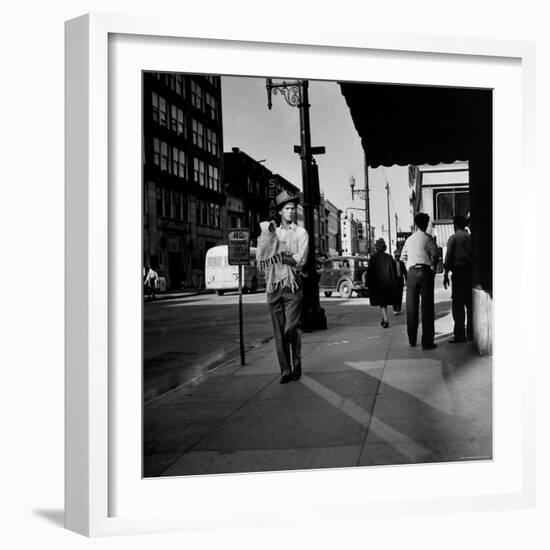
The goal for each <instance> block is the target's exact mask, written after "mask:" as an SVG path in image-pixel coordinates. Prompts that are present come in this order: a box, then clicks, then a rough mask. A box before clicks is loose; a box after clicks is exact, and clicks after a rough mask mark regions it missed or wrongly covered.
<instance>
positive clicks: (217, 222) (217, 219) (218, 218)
mask: <svg viewBox="0 0 550 550" xmlns="http://www.w3.org/2000/svg"><path fill="white" fill-rule="evenodd" d="M214 208H215V211H216V214H215V225H216V227H221V226H222V218H221V208H220V205H219V204H216V205H215V206H214Z"/></svg>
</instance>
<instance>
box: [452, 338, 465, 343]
mask: <svg viewBox="0 0 550 550" xmlns="http://www.w3.org/2000/svg"><path fill="white" fill-rule="evenodd" d="M464 343H466V339H464V340H459V339H458V338H451V340H449V344H464Z"/></svg>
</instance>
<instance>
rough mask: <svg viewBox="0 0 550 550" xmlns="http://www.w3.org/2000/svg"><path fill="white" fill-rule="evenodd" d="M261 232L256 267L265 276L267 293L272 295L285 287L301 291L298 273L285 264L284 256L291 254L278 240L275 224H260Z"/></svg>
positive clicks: (271, 222) (293, 290)
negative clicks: (297, 278) (297, 277)
mask: <svg viewBox="0 0 550 550" xmlns="http://www.w3.org/2000/svg"><path fill="white" fill-rule="evenodd" d="M260 230H261V233H260V236H259V237H258V247H257V250H256V266H257V268H258V272H259V273H260V274H261V275H264V276H265V288H266V292H267V293H271V292H274V291H275V290H277V289H278V288H284V287H288V288H290V290H291V291H292V292H295V291H296V290H298V289H299V284H298V281H297V280H296V273H295V272H294V270H293V269H292V268H291V267H290V266H289V265H288V264H285V263H283V256H284V255H285V254H290V251H289V250H288V248H287V247H286V245H285V244H284V243H283V242H281V241H279V239H278V238H277V233H276V227H275V222H274V221H269V222H267V221H266V222H260Z"/></svg>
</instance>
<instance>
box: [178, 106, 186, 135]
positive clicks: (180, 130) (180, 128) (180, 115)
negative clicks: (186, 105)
mask: <svg viewBox="0 0 550 550" xmlns="http://www.w3.org/2000/svg"><path fill="white" fill-rule="evenodd" d="M184 132H185V116H184V114H183V111H182V110H181V109H178V110H177V113H176V133H177V134H178V136H182V135H183V133H184Z"/></svg>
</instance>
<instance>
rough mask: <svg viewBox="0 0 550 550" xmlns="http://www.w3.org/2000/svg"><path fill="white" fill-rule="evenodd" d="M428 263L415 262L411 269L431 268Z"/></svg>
mask: <svg viewBox="0 0 550 550" xmlns="http://www.w3.org/2000/svg"><path fill="white" fill-rule="evenodd" d="M431 268H432V267H431V266H429V265H428V264H414V265H413V266H412V267H411V268H410V269H431Z"/></svg>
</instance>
